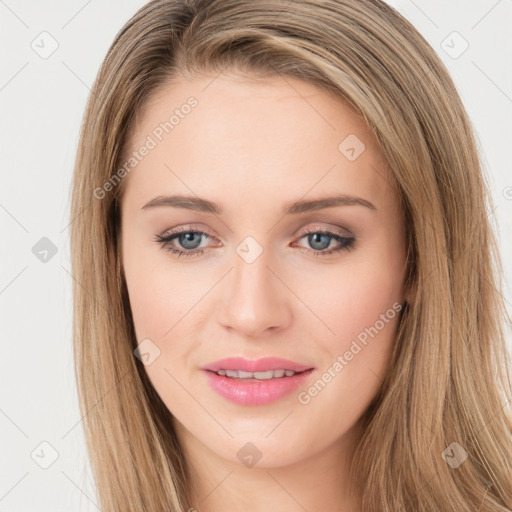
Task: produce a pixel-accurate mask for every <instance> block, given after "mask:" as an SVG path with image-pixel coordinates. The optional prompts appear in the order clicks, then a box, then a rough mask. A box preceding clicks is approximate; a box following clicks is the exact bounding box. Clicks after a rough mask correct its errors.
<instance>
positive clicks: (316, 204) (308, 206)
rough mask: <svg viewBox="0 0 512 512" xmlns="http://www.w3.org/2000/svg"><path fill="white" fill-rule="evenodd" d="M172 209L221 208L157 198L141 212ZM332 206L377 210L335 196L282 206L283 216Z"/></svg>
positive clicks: (190, 200) (365, 203)
mask: <svg viewBox="0 0 512 512" xmlns="http://www.w3.org/2000/svg"><path fill="white" fill-rule="evenodd" d="M162 206H167V207H173V208H184V209H187V210H196V211H200V212H207V213H214V214H216V215H220V214H221V213H222V211H223V210H222V207H221V206H220V205H218V204H217V203H214V202H212V201H208V200H207V199H202V198H200V197H193V196H180V195H177V196H158V197H155V198H154V199H151V201H148V202H147V203H146V204H145V205H144V206H143V207H142V208H141V210H147V209H149V208H157V207H162ZM334 206H364V207H365V208H369V209H370V210H377V208H376V207H375V206H374V205H373V204H372V203H370V201H367V200H366V199H363V198H361V197H355V196H348V195H337V196H332V197H324V198H321V199H311V200H309V201H303V200H298V201H295V202H292V203H287V204H285V205H284V207H283V210H282V214H283V215H295V214H299V213H305V212H313V211H317V210H321V209H323V208H332V207H334Z"/></svg>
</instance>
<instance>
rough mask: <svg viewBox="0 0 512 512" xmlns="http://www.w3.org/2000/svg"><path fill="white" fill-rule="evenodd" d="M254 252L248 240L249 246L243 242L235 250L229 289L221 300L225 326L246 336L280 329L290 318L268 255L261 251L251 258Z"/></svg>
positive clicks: (284, 297) (283, 295) (266, 252)
mask: <svg viewBox="0 0 512 512" xmlns="http://www.w3.org/2000/svg"><path fill="white" fill-rule="evenodd" d="M248 248H249V250H247V249H248ZM244 249H245V252H244ZM254 250H255V247H254V246H252V247H251V246H250V241H249V245H244V244H243V243H242V244H240V246H239V247H238V248H237V254H235V255H234V258H235V259H234V269H233V272H232V273H231V279H230V281H229V283H230V284H229V287H228V288H229V289H228V291H227V295H226V299H225V300H224V301H223V314H222V321H223V323H224V325H226V326H230V327H232V328H235V329H236V330H239V331H240V332H241V333H243V334H245V335H257V334H261V333H262V332H263V331H264V330H266V329H268V328H273V329H276V328H278V327H282V326H284V325H285V324H286V323H287V322H288V319H289V309H288V304H287V299H286V296H285V295H286V294H284V293H283V290H282V289H279V287H282V286H283V285H282V283H280V282H279V279H277V277H276V276H275V275H274V274H273V272H272V271H271V270H270V268H269V267H272V264H271V258H270V254H269V252H268V251H265V250H263V251H262V252H261V253H260V254H259V255H257V256H256V257H255V258H254V256H255V254H254ZM251 251H252V255H251ZM248 255H250V256H248Z"/></svg>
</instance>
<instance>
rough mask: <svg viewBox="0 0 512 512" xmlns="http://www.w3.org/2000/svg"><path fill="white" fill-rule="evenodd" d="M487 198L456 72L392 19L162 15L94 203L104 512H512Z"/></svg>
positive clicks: (360, 5)
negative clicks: (226, 511) (452, 75)
mask: <svg viewBox="0 0 512 512" xmlns="http://www.w3.org/2000/svg"><path fill="white" fill-rule="evenodd" d="M489 203H490V197H489V193H488V190H487V186H486V184H485V181H484V177H483V175H482V170H481V165H480V162H479V159H478V154H477V150H476V145H475V140H474V138H473V134H472V128H471V125H470V122H469V120H468V117H467V114H466V112H465V110H464V107H463V105H462V103H461V101H460V98H459V96H458V94H457V92H456V89H455V87H454V85H453V82H452V80H451V79H450V77H449V75H448V72H447V71H446V69H445V67H444V66H443V65H442V63H441V62H440V60H439V58H438V57H437V56H436V54H435V52H434V51H433V50H432V49H431V48H430V46H429V45H428V44H427V43H426V41H425V40H424V39H423V37H422V36H421V35H420V34H419V33H418V32H417V31H416V30H415V29H414V28H413V27H412V26H411V25H410V23H408V22H407V21H406V20H405V19H403V18H402V17H401V16H400V15H399V14H398V13H397V12H396V11H394V10H393V9H392V8H390V7H389V6H387V5H386V4H384V3H382V2H377V1H370V0H362V1H361V0H359V1H354V0H336V1H329V0H326V1H311V0H300V1H294V2H288V1H279V0H272V1H262V2H257V3H255V2H249V1H240V0H213V1H212V0H210V1H208V2H207V1H194V0H189V1H185V0H183V1H180V0H155V1H151V2H149V3H148V4H147V5H146V6H144V7H143V8H142V9H140V11H139V12H137V13H136V14H135V16H134V17H133V18H132V19H131V20H130V21H129V22H128V23H127V24H126V25H125V27H124V28H123V29H122V30H121V31H120V33H119V34H118V35H117V37H116V38H115V40H114V42H113V44H112V47H111V48H110V50H109V52H108V55H107V57H106V58H105V61H104V63H103V65H102V67H101V70H100V72H99V75H98V77H97V80H96V82H95V84H94V87H93V90H92V94H91V97H90V99H89V103H88V106H87V111H86V114H85V119H84V124H83V128H82V133H81V139H80V144H79V150H78V155H77V162H76V168H75V174H74V184H73V198H72V212H71V218H72V219H74V220H73V223H72V225H71V229H72V232H71V246H72V263H73V267H74V273H75V279H76V282H77V284H76V285H75V288H74V302H75V310H74V315H75V316H74V333H75V355H76V371H77V378H78V389H79V395H80V401H81V408H82V411H83V414H84V416H85V418H84V425H85V432H86V436H87V443H88V449H89V453H90V457H91V462H92V467H93V471H94V475H95V479H96V484H97V489H98V495H99V498H100V503H101V509H102V510H103V511H105V512H111V511H121V510H122V511H127V510H138V511H140V510H148V511H157V510H158V511H162V510H173V511H185V510H198V511H215V512H216V511H218V510H221V509H226V508H228V507H229V508H231V509H235V510H250V511H259V510H268V509H281V510H289V511H295V510H309V511H313V510H333V511H334V510H344V511H345V510H347V511H348V510H350V511H356V510H361V511H375V512H376V511H399V510H407V511H425V512H426V511H429V512H441V511H443V512H445V511H446V510H453V511H469V510H477V509H478V510H485V511H493V512H494V511H506V510H510V508H507V507H510V506H511V505H512V478H511V475H512V471H511V470H512V467H511V462H510V457H509V455H510V453H511V448H512V436H511V433H512V421H511V417H510V414H509V412H508V409H507V407H508V406H509V405H508V400H510V397H511V396H512V394H511V389H512V386H511V382H510V374H509V366H508V365H509V364H510V363H509V359H508V354H507V352H506V347H505V342H504V334H503V322H504V321H505V320H506V319H507V317H506V310H505V308H504V306H503V299H502V297H501V295H500V293H499V286H500V282H499V277H500V272H501V267H500V262H499V256H498V252H497V250H496V245H495V240H494V235H493V233H492V230H491V227H490V224H489V220H488V217H487V208H488V207H489Z"/></svg>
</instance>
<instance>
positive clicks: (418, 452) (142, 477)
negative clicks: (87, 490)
mask: <svg viewBox="0 0 512 512" xmlns="http://www.w3.org/2000/svg"><path fill="white" fill-rule="evenodd" d="M225 69H236V70H239V71H241V72H242V73H246V74H247V76H254V77H260V76H275V75H278V74H281V75H283V76H292V77H296V78H299V79H301V80H304V81H307V82H310V83H312V84H315V85H317V86H318V87H320V88H322V89H324V90H327V91H330V92H332V93H333V94H335V95H337V96H338V97H339V98H340V99H341V100H344V101H346V102H348V103H349V104H350V105H351V106H353V107H354V109H355V110H356V111H357V112H358V113H359V114H360V115H361V116H363V118H364V119H365V121H366V122H367V124H368V126H369V127H370V129H371V130H372V132H373V133H374V135H375V137H376V138H377V140H378V142H379V145H380V148H381V150H382V154H383V156H384V158H385V161H386V163H387V165H388V167H389V169H390V172H391V175H392V176H393V179H394V180H395V182H396V184H397V186H398V190H399V193H400V201H401V204H402V207H403V210H404V213H405V223H406V226H405V227H406V229H405V232H406V234H407V235H406V236H407V248H408V249H407V264H408V284H409V285H410V286H411V288H412V289H414V298H413V300H411V301H410V303H408V304H407V305H406V307H405V310H404V312H403V316H402V319H401V322H400V325H399V328H398V330H397V334H396V342H395V345H394V351H393V354H392V358H391V360H390V364H389V367H388V371H387V374H386V376H385V378H384V381H383V382H382V386H381V388H380V390H379V392H378V395H377V396H376V397H375V399H374V400H373V401H372V403H371V405H370V407H369V408H368V410H367V411H366V412H365V415H364V416H363V418H362V419H361V422H362V424H363V425H364V434H363V437H362V439H361V442H360V445H359V446H358V447H357V449H356V452H355V456H354V460H353V465H352V472H351V475H352V478H353V482H354V489H357V492H358V493H360V496H361V499H362V503H363V512H377V511H378V512H383V511H393V512H396V511H402V510H404V511H407V512H412V511H415V512H446V511H448V510H450V511H457V512H463V511H468V512H469V511H474V510H476V508H475V507H480V508H479V510H483V511H491V512H498V511H502V512H504V511H507V510H510V509H509V508H507V506H510V505H511V503H512V478H511V475H512V465H511V461H510V456H511V454H512V419H511V417H510V415H507V413H506V411H507V407H506V404H507V401H508V400H510V398H511V397H512V385H511V379H510V373H509V368H510V360H509V354H508V352H507V347H506V343H505V335H504V332H503V327H504V324H505V322H508V321H510V319H509V318H508V315H507V311H506V309H505V307H504V303H503V298H502V295H501V290H502V289H501V275H502V267H501V261H500V257H499V253H498V249H497V245H496V241H495V238H494V234H493V229H492V226H491V223H490V220H489V213H488V211H490V210H491V209H492V205H491V200H490V199H491V198H490V193H489V188H488V184H487V183H486V181H485V180H486V178H485V176H484V174H483V171H482V167H481V163H480V160H479V156H478V151H477V145H476V141H475V137H474V134H473V130H472V126H471V124H470V121H469V119H468V116H467V114H466V112H465V109H464V107H463V104H462V102H461V100H460V98H459V95H458V93H457V91H456V88H455V86H454V84H453V82H452V80H451V78H450V76H449V74H448V71H447V70H446V68H445V66H444V65H443V63H442V62H441V60H440V59H439V57H438V56H437V55H436V53H435V52H434V51H433V49H432V48H431V47H430V46H429V45H428V43H427V42H426V41H425V39H424V38H423V37H422V36H421V35H420V34H419V33H418V32H417V30H416V29H415V28H414V27H413V26H412V25H411V24H410V23H409V22H408V21H407V20H406V19H404V18H403V17H402V16H401V15H400V14H398V13H397V12H396V11H395V10H393V9H392V8H391V7H389V6H388V5H387V4H385V3H384V2H382V1H378V0H295V1H292V2H290V1H289V0H262V1H256V2H255V1H251V0H153V1H151V2H149V3H148V4H147V5H145V6H144V7H142V8H141V9H140V10H139V11H138V12H137V13H136V14H135V15H134V16H133V17H132V18H131V19H130V20H129V21H128V22H127V23H126V25H125V26H124V27H123V28H122V29H121V30H120V32H119V33H118V34H117V36H116V38H115V40H114V42H113V43H112V46H111V48H110V49H109V51H108V54H107V56H106V58H105V60H104V62H103V64H102V66H101V69H100V71H99V74H98V76H97V79H96V81H95V83H94V86H93V89H92V92H91V95H90V97H89V100H88V104H87V109H86V112H85V116H84V121H83V125H82V130H81V134H80V142H79V147H78V153H77V159H76V166H75V170H74V178H73V186H72V202H71V216H70V219H71V226H70V229H71V257H72V267H73V275H74V279H75V281H74V283H73V299H74V319H73V330H74V350H75V363H76V375H77V385H78V393H79V399H80V407H81V411H82V414H83V416H84V417H83V426H84V430H85V435H86V441H87V449H88V453H89V456H90V460H91V465H92V469H93V472H94V478H95V482H96V488H97V493H98V496H99V500H100V507H101V510H103V512H127V511H129V510H133V511H142V510H144V511H147V512H157V511H158V512H162V511H164V510H172V511H180V512H184V511H186V510H188V508H189V506H190V505H187V496H188V494H187V493H188V490H189V482H188V480H187V464H186V461H185V460H184V458H183V452H182V450H181V448H180V445H179V443H178V441H177V438H176V435H175V433H174V431H173V428H172V425H171V413H170V412H169V411H168V409H167V408H166V407H165V405H164V404H163V402H162V401H161V399H160V398H159V396H158V394H157V393H156V391H155V390H154V388H153V387H152V385H151V383H150V382H149V380H148V377H147V375H146V372H145V371H144V366H143V364H142V363H141V362H140V361H139V360H138V359H137V358H136V357H135V356H134V349H135V348H136V346H137V344H138V342H140V341H141V340H138V341H137V340H136V339H135V335H134V328H133V320H132V317H131V311H130V306H129V302H128V295H127V289H126V283H125V279H124V274H123V269H122V265H121V263H120V252H119V251H120V247H119V204H120V198H121V197H122V193H123V190H124V181H123V180H121V181H120V182H119V183H115V184H113V186H112V187H108V189H109V191H108V192H107V193H104V191H105V190H106V188H105V186H104V185H105V183H107V182H109V180H112V178H113V177H114V175H116V172H117V171H118V169H119V167H120V166H121V165H122V162H123V159H124V158H125V154H126V151H127V146H128V142H127V141H128V138H129V134H130V130H131V129H132V127H133V123H134V121H135V119H136V117H137V116H139V115H140V113H141V111H142V109H143V107H144V106H145V104H146V102H147V101H148V99H149V98H150V97H151V96H152V95H153V94H154V93H155V92H156V91H157V90H158V89H159V88H161V87H165V86H169V83H171V82H170V80H172V78H175V77H179V76H180V75H182V76H188V77H193V76H194V73H203V72H206V73H211V74H212V76H214V75H216V74H218V73H220V72H222V71H223V70H225ZM117 177H119V173H118V174H117ZM110 182H111V183H112V181H110ZM102 187H103V188H102ZM99 188H102V190H103V192H102V196H101V197H100V196H99V194H98V193H96V194H95V193H94V191H95V190H98V189H99ZM464 454H466V455H464ZM455 455H456V457H455ZM466 456H467V458H466V459H465V460H464V462H462V463H461V464H460V465H458V467H455V464H450V463H449V462H450V461H451V460H452V459H453V460H455V459H458V460H459V462H460V461H461V460H462V459H463V458H464V457H466ZM454 457H455V459H454Z"/></svg>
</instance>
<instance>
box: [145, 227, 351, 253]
mask: <svg viewBox="0 0 512 512" xmlns="http://www.w3.org/2000/svg"><path fill="white" fill-rule="evenodd" d="M203 237H205V238H212V237H211V236H210V235H209V234H208V233H205V232H204V231H193V230H190V231H180V232H179V233H170V234H169V235H166V236H165V235H164V236H162V235H156V236H155V241H156V242H158V243H160V244H162V247H164V248H165V249H166V250H168V251H169V252H171V253H173V254H177V255H178V257H180V256H185V257H191V256H199V255H200V254H202V253H203V252H204V251H205V248H204V247H199V245H200V244H201V239H202V238H203ZM303 238H307V240H308V243H309V244H310V245H311V246H312V247H313V249H309V248H307V247H303V248H304V249H305V250H306V252H308V253H310V254H312V255H313V256H324V255H328V254H332V253H335V252H339V251H343V250H346V251H348V250H350V249H352V248H353V245H354V242H355V238H354V237H353V236H348V237H347V236H344V235H342V234H340V233H333V232H331V231H327V230H324V229H317V230H312V231H309V232H306V233H304V234H302V235H301V236H300V238H299V240H302V239H303ZM175 240H178V242H179V244H180V247H182V249H180V248H178V247H176V245H175V244H174V241H175ZM333 240H334V241H335V242H338V245H337V246H335V247H333V248H330V249H328V250H326V249H327V248H328V247H329V246H330V245H331V242H332V241H333ZM299 247H302V246H299Z"/></svg>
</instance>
